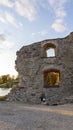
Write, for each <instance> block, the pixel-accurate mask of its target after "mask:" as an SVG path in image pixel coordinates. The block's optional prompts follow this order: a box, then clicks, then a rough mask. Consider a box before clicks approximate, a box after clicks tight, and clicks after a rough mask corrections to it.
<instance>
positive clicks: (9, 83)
mask: <svg viewBox="0 0 73 130" xmlns="http://www.w3.org/2000/svg"><path fill="white" fill-rule="evenodd" d="M16 84H18V82H17V81H16V82H15V81H12V82H11V81H10V82H7V83H1V84H0V88H12V87H13V85H16Z"/></svg>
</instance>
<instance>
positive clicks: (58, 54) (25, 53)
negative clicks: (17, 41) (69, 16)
mask: <svg viewBox="0 0 73 130" xmlns="http://www.w3.org/2000/svg"><path fill="white" fill-rule="evenodd" d="M48 47H53V48H55V57H46V53H45V51H46V50H45V49H46V48H48ZM16 67H17V71H18V73H19V75H20V84H19V88H20V87H21V88H23V90H22V91H25V93H24V94H23V93H22V92H21V91H20V89H19V88H18V89H19V92H18V93H21V95H22V96H21V97H20V98H19V100H23V101H26V102H30V103H41V100H40V97H41V94H42V93H43V92H44V93H45V96H46V101H47V103H48V104H57V103H58V104H60V103H61V102H66V100H67V97H70V96H72V95H73V33H70V35H69V36H67V37H65V38H58V39H51V40H44V41H41V42H38V43H34V44H31V45H28V46H24V47H22V48H21V49H20V50H19V51H18V52H17V59H16ZM50 69H55V70H58V71H59V72H60V85H59V87H56V88H52V87H51V88H45V87H44V71H46V70H50ZM11 93H12V94H10V95H9V97H8V98H9V100H10V99H12V95H13V92H11ZM14 95H15V96H16V95H17V91H16V94H14ZM15 96H14V97H15ZM10 97H11V98H10ZM18 97H19V94H18V96H17V99H18ZM22 97H23V98H22ZM24 98H25V99H24ZM65 98H66V100H64V99H65ZM14 99H15V100H16V98H14ZM14 99H13V100H14Z"/></svg>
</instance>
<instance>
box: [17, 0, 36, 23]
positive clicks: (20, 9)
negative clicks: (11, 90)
mask: <svg viewBox="0 0 73 130" xmlns="http://www.w3.org/2000/svg"><path fill="white" fill-rule="evenodd" d="M35 3H36V2H35V1H34V0H31V1H30V0H26V1H25V0H16V1H15V10H16V12H17V13H18V14H19V15H20V16H23V17H26V18H27V19H28V20H29V21H33V20H35V18H36V17H35V16H36V8H35Z"/></svg>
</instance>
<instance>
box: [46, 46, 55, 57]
mask: <svg viewBox="0 0 73 130" xmlns="http://www.w3.org/2000/svg"><path fill="white" fill-rule="evenodd" d="M46 56H47V57H55V49H54V48H49V49H48V50H46Z"/></svg>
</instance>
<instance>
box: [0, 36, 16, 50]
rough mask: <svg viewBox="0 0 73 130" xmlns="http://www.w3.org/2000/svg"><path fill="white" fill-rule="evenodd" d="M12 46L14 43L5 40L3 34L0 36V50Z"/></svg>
mask: <svg viewBox="0 0 73 130" xmlns="http://www.w3.org/2000/svg"><path fill="white" fill-rule="evenodd" d="M13 46H14V43H13V42H11V41H9V40H7V39H6V38H5V35H4V34H0V48H3V49H4V48H5V49H6V48H12V47H13Z"/></svg>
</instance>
